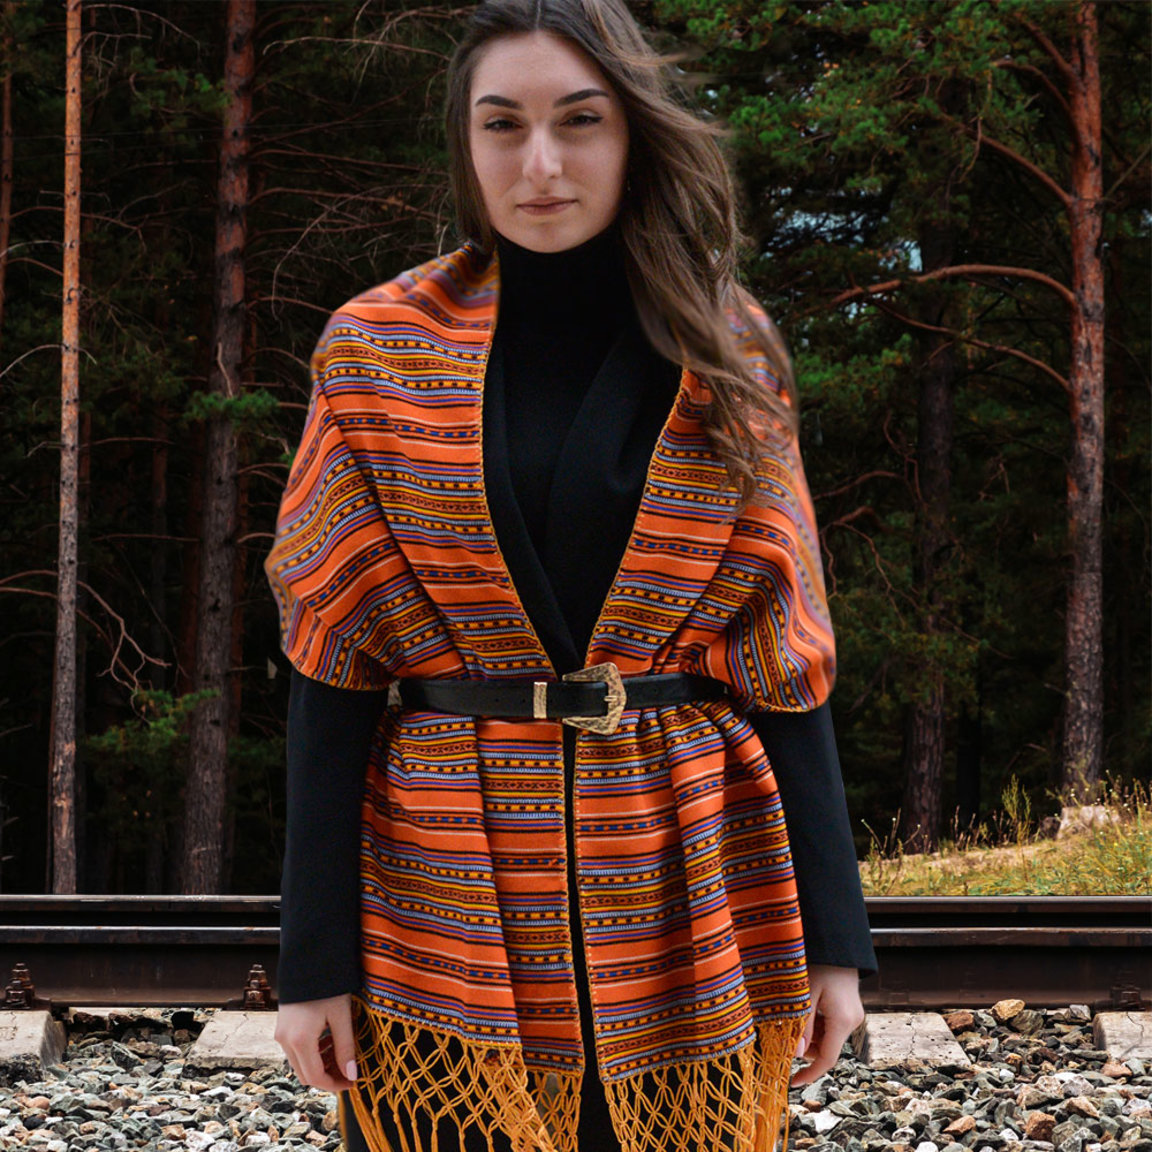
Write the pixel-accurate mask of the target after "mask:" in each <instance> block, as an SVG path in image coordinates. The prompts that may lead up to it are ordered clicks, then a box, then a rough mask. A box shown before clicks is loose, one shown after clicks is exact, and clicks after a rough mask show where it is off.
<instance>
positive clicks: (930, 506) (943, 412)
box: [901, 192, 956, 852]
mask: <svg viewBox="0 0 1152 1152" xmlns="http://www.w3.org/2000/svg"><path fill="white" fill-rule="evenodd" d="M949 210H950V209H949V203H948V195H947V193H946V192H941V193H940V195H939V196H938V197H937V210H936V212H935V213H933V214H932V215H931V216H929V217H927V218H926V219H925V220H924V221H923V222H922V223H921V226H920V229H919V232H920V235H919V244H920V253H921V259H922V261H923V267H924V271H925V272H932V271H935V270H936V269H937V268H946V267H948V265H949V264H951V262H952V250H953V243H952V230H953V225H952V224H951V222H950V220H949ZM950 299H951V297H950V294H949V293H948V291H947V290H943V291H941V290H939V289H927V290H926V294H925V296H924V298H923V301H922V303H921V305H920V306H919V307H918V308H917V312H918V313H919V319H920V320H922V321H923V322H925V323H927V324H930V325H933V326H936V327H945V328H951V327H953V325H954V323H955V320H956V317H955V316H953V315H952V311H953V309H952V307H951V304H950ZM921 346H922V348H923V354H924V359H923V362H922V364H921V368H920V374H919V375H920V395H919V399H918V405H917V415H916V428H917V445H916V477H917V500H916V585H917V587H918V588H919V590H920V593H921V597H922V600H921V604H922V608H921V619H920V629H921V632H922V633H923V634H924V636H925V638H926V639H927V640H928V642H929V646H931V642H932V640H933V638H934V637H935V636H936V635H937V634H938V632H939V628H940V610H941V604H940V601H941V589H940V568H941V564H942V561H943V559H944V557H945V555H946V553H947V551H948V547H949V544H950V541H951V537H950V535H949V531H948V514H949V494H950V490H951V481H952V466H951V456H952V407H953V401H952V398H953V390H954V387H955V379H956V349H955V344H954V342H953V341H952V338H951V337H950V336H947V335H944V334H942V333H938V332H925V333H924V334H923V338H922V340H921ZM917 680H918V686H917V691H918V698H917V699H916V700H915V701H914V702H913V703H912V705H911V707H910V710H909V716H908V719H907V733H906V738H905V741H904V800H903V803H902V805H901V813H902V816H901V824H902V827H901V839H902V840H903V842H904V845H905V847H906V848H907V849H908V850H909V851H911V852H931V851H933V850H934V849H935V848H936V847H937V846H938V844H939V841H940V819H941V814H942V812H943V793H944V751H945V743H944V718H945V703H946V702H945V697H944V671H943V669H942V668H941V667H940V664H939V661H938V660H937V659H935V658H934V657H933V656H932V655H931V654H929V655H928V656H927V657H926V658H925V659H924V660H923V661H922V662H921V665H920V667H919V669H918V670H917Z"/></svg>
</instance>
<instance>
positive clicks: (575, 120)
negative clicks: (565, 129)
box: [564, 112, 604, 128]
mask: <svg viewBox="0 0 1152 1152" xmlns="http://www.w3.org/2000/svg"><path fill="white" fill-rule="evenodd" d="M603 119H604V117H603V116H597V115H596V113H595V112H577V113H576V115H575V116H569V117H568V119H567V120H565V121H564V123H565V124H566V125H568V126H570V127H573V128H583V127H585V126H586V125H588V124H599V123H600V121H601V120H603Z"/></svg>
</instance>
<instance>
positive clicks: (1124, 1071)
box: [1100, 1060, 1133, 1080]
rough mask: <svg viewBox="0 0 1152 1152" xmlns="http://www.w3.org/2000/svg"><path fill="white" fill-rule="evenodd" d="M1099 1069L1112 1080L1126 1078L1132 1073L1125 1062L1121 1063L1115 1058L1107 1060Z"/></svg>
mask: <svg viewBox="0 0 1152 1152" xmlns="http://www.w3.org/2000/svg"><path fill="white" fill-rule="evenodd" d="M1100 1071H1101V1072H1102V1073H1103V1074H1104V1075H1105V1076H1111V1077H1112V1079H1113V1080H1121V1079H1127V1078H1128V1077H1129V1076H1131V1075H1132V1074H1133V1073H1132V1069H1131V1068H1129V1067H1128V1065H1127V1064H1121V1063H1119V1062H1118V1061H1116V1060H1109V1061H1108V1062H1107V1063H1106V1064H1105V1065H1104V1067H1103V1068H1101V1069H1100Z"/></svg>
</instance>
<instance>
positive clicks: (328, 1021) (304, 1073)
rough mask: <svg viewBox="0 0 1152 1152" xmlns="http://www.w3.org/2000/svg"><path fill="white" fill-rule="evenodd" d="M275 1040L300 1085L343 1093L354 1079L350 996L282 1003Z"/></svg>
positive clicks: (354, 1043)
mask: <svg viewBox="0 0 1152 1152" xmlns="http://www.w3.org/2000/svg"><path fill="white" fill-rule="evenodd" d="M276 1043H277V1044H279V1045H280V1047H281V1048H283V1049H284V1055H285V1056H287V1057H288V1063H289V1064H291V1065H292V1071H293V1072H295V1073H296V1078H297V1079H298V1080H299V1081H300V1083H301V1084H310V1085H312V1087H313V1088H324V1089H326V1090H327V1091H329V1092H346V1091H348V1089H350V1088H352V1087H354V1082H355V1080H356V1042H355V1039H354V1038H353V1031H352V997H351V995H344V996H332V997H329V998H328V999H327V1000H301V1001H299V1002H298V1003H296V1004H281V1005H280V1007H279V1008H278V1009H277V1012H276Z"/></svg>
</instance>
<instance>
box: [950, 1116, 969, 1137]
mask: <svg viewBox="0 0 1152 1152" xmlns="http://www.w3.org/2000/svg"><path fill="white" fill-rule="evenodd" d="M975 1127H976V1117H975V1116H960V1117H957V1119H955V1120H953V1121H952V1123H951V1124H949V1125H948V1127H947V1128H945V1129H944V1135H945V1136H963V1135H964V1133H965V1132H971V1131H972V1129H973V1128H975Z"/></svg>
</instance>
